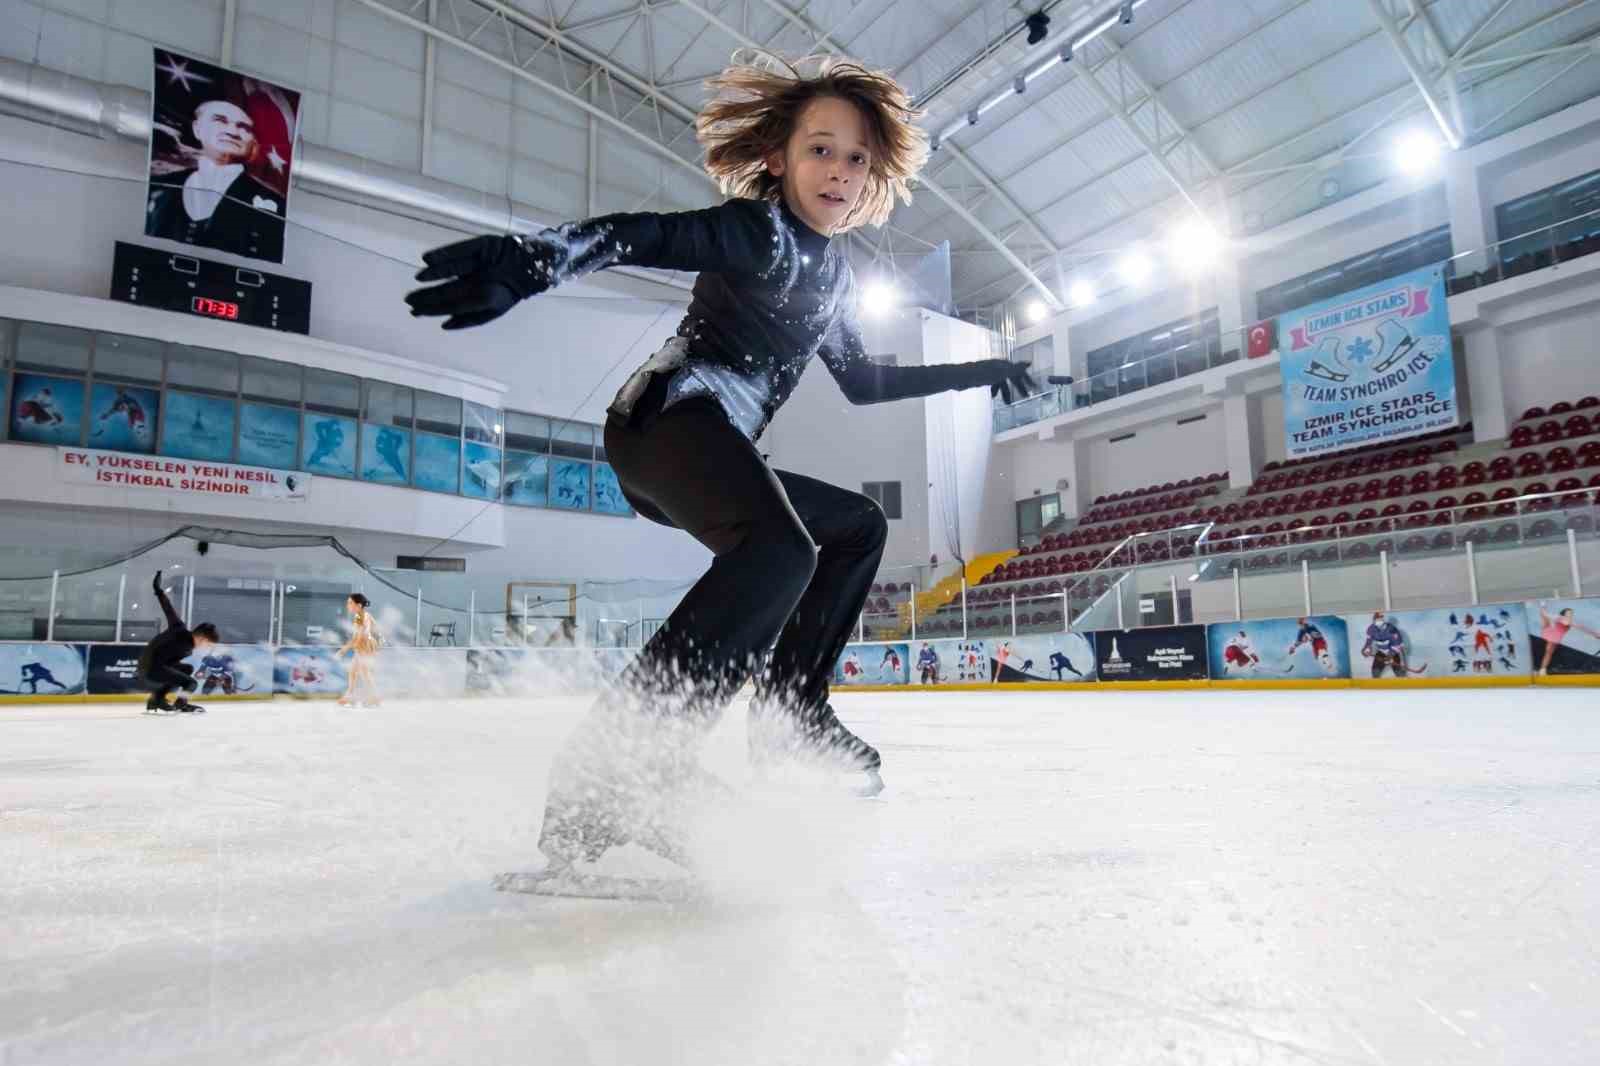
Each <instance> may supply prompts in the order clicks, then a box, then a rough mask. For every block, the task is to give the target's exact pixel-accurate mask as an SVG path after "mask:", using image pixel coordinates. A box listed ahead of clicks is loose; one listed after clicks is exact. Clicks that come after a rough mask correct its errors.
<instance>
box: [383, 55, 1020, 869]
mask: <svg viewBox="0 0 1600 1066" xmlns="http://www.w3.org/2000/svg"><path fill="white" fill-rule="evenodd" d="M709 87H710V89H711V90H712V92H713V96H714V98H713V99H712V101H711V102H710V103H709V104H708V105H707V106H706V108H705V110H704V111H702V112H701V113H700V115H699V117H698V119H697V120H696V133H697V135H698V137H699V140H700V143H701V144H702V145H704V146H705V149H706V161H705V166H706V170H707V171H708V172H709V173H710V174H711V175H712V176H713V177H715V178H716V179H717V181H718V182H719V184H720V186H721V187H722V189H723V191H724V192H726V193H730V194H732V199H729V200H728V201H727V202H725V203H723V204H722V205H721V206H718V207H712V208H708V209H706V210H703V211H686V212H682V213H674V214H622V215H609V216H605V217H602V218H596V219H591V220H588V221H584V222H573V223H568V224H566V225H563V226H561V227H559V228H557V229H548V230H544V231H542V232H540V233H537V234H532V235H527V236H486V237H477V238H473V239H471V240H466V241H461V242H458V243H456V244H452V245H448V246H446V247H443V248H439V249H435V250H434V251H431V252H428V253H427V254H426V255H424V256H423V260H424V262H425V264H426V266H425V268H424V269H423V270H422V271H421V272H420V273H419V274H418V275H417V280H419V281H423V282H439V283H440V284H437V285H432V286H430V287H427V288H423V289H418V290H417V291H415V292H412V293H410V294H409V295H408V296H407V297H406V300H407V302H408V303H409V304H410V305H411V311H412V314H414V315H430V316H445V321H444V328H445V329H447V330H448V329H462V328H465V327H469V326H478V325H482V324H483V323H485V322H489V321H491V320H492V319H495V318H498V317H499V316H500V315H503V314H505V313H506V312H507V311H509V310H510V309H511V308H512V307H513V306H515V305H516V304H517V303H518V302H519V301H521V300H524V299H526V298H528V297H530V296H534V295H536V294H538V293H541V292H544V291H545V290H547V289H550V288H552V287H554V286H557V285H560V284H562V283H564V282H567V281H570V280H572V279H575V278H579V277H582V276H583V275H585V274H588V273H590V272H592V271H595V270H599V269H602V268H604V267H609V266H616V265H622V264H628V265H636V266H649V267H662V268H669V269H675V270H689V271H698V272H699V277H698V279H697V280H696V282H695V285H694V295H693V299H692V300H691V302H690V305H689V309H688V313H687V314H686V315H685V317H684V319H683V321H682V323H681V324H680V325H679V326H678V330H677V334H676V336H674V337H673V338H672V339H670V340H669V341H667V343H666V345H665V346H664V347H662V348H661V350H660V351H658V352H657V353H656V354H655V355H654V356H652V357H651V358H650V359H649V360H648V361H646V362H645V364H644V365H643V366H642V367H641V368H640V369H639V370H638V371H637V372H635V373H634V375H633V376H632V377H631V378H629V379H628V381H627V382H626V384H624V385H623V387H622V389H621V391H619V392H618V393H617V396H616V398H615V399H614V400H613V401H612V403H611V406H610V408H609V410H608V418H607V422H606V430H605V446H606V451H607V455H608V457H609V459H610V462H611V465H612V467H613V468H614V469H615V471H616V474H617V477H618V479H619V481H620V482H621V486H622V491H623V493H624V495H625V496H626V497H627V499H628V502H629V503H630V504H632V505H633V507H634V509H635V510H636V511H638V512H639V513H640V514H642V515H644V516H645V517H646V518H649V519H651V520H652V521H655V522H659V523H661V524H664V525H670V526H676V527H678V528H680V529H683V530H684V531H685V532H687V533H689V534H690V535H691V536H693V537H695V539H697V540H699V541H700V542H701V543H702V544H704V545H705V546H706V547H707V548H709V549H710V550H711V551H712V553H713V554H714V555H715V556H716V558H715V560H714V561H713V562H712V564H711V568H710V569H709V570H708V571H707V572H706V574H705V575H704V576H703V577H702V578H701V579H700V580H699V582H698V583H696V584H695V586H694V587H693V588H692V589H690V591H689V592H688V594H687V595H686V596H685V597H684V598H683V601H682V602H681V603H679V605H678V607H677V608H676V609H675V610H674V611H673V612H672V615H671V617H670V618H668V620H667V622H666V624H665V625H664V626H663V627H662V628H661V629H660V630H659V631H658V632H657V633H656V634H655V636H654V637H652V638H651V640H650V642H649V643H648V644H647V645H646V646H645V648H644V649H643V651H642V653H641V654H640V655H639V657H638V658H637V659H636V660H635V661H634V663H633V664H632V665H631V666H630V667H629V669H628V671H627V672H626V673H625V674H624V676H623V679H622V681H623V684H622V685H621V686H619V692H622V693H628V694H631V696H632V697H633V698H632V700H631V701H630V700H626V699H622V698H620V697H612V698H607V699H602V700H601V701H600V703H599V704H598V705H597V707H596V709H595V711H594V713H592V714H591V716H590V718H589V719H588V720H587V721H586V722H585V723H584V724H583V725H582V726H580V728H579V729H578V731H577V733H576V734H575V735H574V737H573V738H572V739H571V740H570V741H569V742H568V744H567V745H566V747H565V748H564V750H563V751H562V753H561V755H560V756H559V757H558V759H557V763H556V766H555V769H554V772H553V774H552V778H551V786H550V795H549V798H548V800H547V803H546V808H545V824H544V832H543V835H542V837H541V840H540V848H541V850H543V851H544V852H545V854H546V855H547V856H549V857H550V858H551V859H552V862H553V863H555V864H561V863H569V862H570V861H572V860H573V859H576V858H579V857H584V858H594V857H597V856H598V855H599V854H600V853H601V852H603V851H604V850H605V849H606V848H607V847H609V846H612V845H614V844H618V843H621V842H623V841H625V840H627V839H629V834H630V832H632V831H633V826H631V825H629V824H628V822H629V818H636V817H637V811H636V810H634V809H632V808H636V807H637V806H638V804H629V801H630V800H632V799H637V797H638V795H639V792H640V790H638V789H634V790H633V791H632V792H631V793H630V791H629V788H628V784H627V781H626V779H627V778H628V776H629V774H630V773H631V774H633V775H634V776H635V777H637V778H640V779H643V780H645V781H647V782H649V784H648V785H647V786H646V787H645V788H644V789H643V791H645V792H650V791H655V792H658V793H659V792H660V791H662V790H665V789H670V788H671V787H672V786H673V783H674V782H673V780H672V778H673V776H674V775H673V774H668V775H665V776H663V775H662V774H660V773H658V772H656V770H655V769H654V768H652V767H651V766H647V765H644V764H645V763H648V762H650V760H651V758H652V756H648V755H646V754H645V753H646V752H651V753H656V757H657V761H659V757H658V755H659V751H660V749H661V745H660V737H661V735H662V734H665V733H669V732H677V733H682V734H685V740H686V741H687V740H692V738H693V736H695V735H698V734H701V733H703V732H704V731H705V730H706V729H708V728H709V726H710V725H711V724H712V723H713V722H714V721H715V720H716V718H717V717H718V715H719V714H720V712H721V709H722V707H723V705H724V704H725V703H726V702H727V701H728V700H729V699H730V698H731V697H732V696H733V694H734V693H736V692H737V691H738V690H739V687H740V685H741V684H742V683H743V681H744V680H745V678H746V677H747V675H748V674H750V673H751V672H752V671H753V664H754V663H755V662H756V661H757V656H759V655H761V654H762V653H763V652H765V651H766V650H767V649H768V648H772V654H771V658H770V660H769V661H768V664H767V666H766V668H765V670H764V671H763V672H762V674H761V676H760V677H759V678H758V681H757V685H756V696H755V699H754V700H753V702H752V731H751V736H752V738H753V740H756V741H757V742H758V743H760V742H761V741H762V740H763V739H765V738H770V737H772V735H773V734H774V733H775V732H776V731H777V729H776V728H775V727H777V726H781V727H782V729H783V731H784V732H785V733H786V734H787V736H786V738H785V740H786V742H789V741H794V740H795V739H796V738H799V739H800V740H801V741H803V742H804V743H805V745H806V746H807V747H809V748H811V749H814V750H818V751H824V752H827V753H830V754H831V755H833V756H834V757H835V758H837V759H838V760H839V762H840V763H842V764H843V765H844V766H845V767H848V768H849V769H851V770H852V771H855V772H860V773H862V774H863V775H865V777H866V785H865V788H868V789H873V788H881V787H882V782H881V779H879V778H878V767H879V764H880V761H881V760H880V758H879V755H878V752H877V751H876V750H874V749H873V748H872V747H871V746H870V745H869V744H867V743H865V742H864V741H862V740H861V739H860V738H858V737H856V736H855V735H854V734H853V733H851V732H850V731H849V730H848V729H846V728H845V727H844V725H842V724H841V723H840V722H839V720H838V718H837V717H836V716H835V715H834V712H833V709H832V708H831V707H830V706H829V704H828V683H829V674H830V672H831V671H832V668H833V664H834V661H835V660H836V659H837V658H838V656H839V654H840V651H841V650H842V649H843V647H844V645H845V642H846V641H847V640H848V638H849V636H850V631H851V628H852V626H853V624H854V622H855V619H856V616H857V615H859V614H860V613H861V608H862V605H863V604H864V603H865V601H866V598H867V594H868V592H869V591H870V589H871V585H872V578H873V574H874V573H875V572H876V570H877V567H878V561H879V558H880V556H881V555H882V554H883V548H884V541H885V538H886V536H887V530H888V526H887V524H886V522H885V520H884V516H883V512H882V511H881V510H880V509H879V508H878V506H877V504H875V503H873V502H872V501H871V500H870V499H868V498H867V497H866V496H863V495H862V494H860V493H858V492H852V491H849V490H847V489H843V488H839V487H836V486H834V485H829V484H825V483H824V482H821V481H818V480H815V479H813V478H809V477H803V476H801V475H799V474H794V473H790V472H788V471H782V470H774V469H772V468H771V467H769V466H768V465H767V462H766V459H765V458H764V457H763V456H762V454H761V452H760V451H759V450H758V449H757V447H756V444H755V442H756V440H757V438H759V437H760V435H761V432H762V430H764V429H765V428H766V426H767V423H768V422H769V421H770V420H771V419H772V417H773V415H774V414H775V413H776V412H777V410H778V409H779V408H780V407H781V406H782V405H783V403H784V401H785V400H787V399H788V398H789V394H790V393H791V392H792V391H793V389H794V387H795V385H796V383H797V382H798V381H799V380H800V375H801V373H802V372H803V371H804V370H805V368H806V366H807V364H808V363H809V362H810V361H811V358H812V357H813V356H820V357H821V358H822V361H823V363H824V364H825V365H826V366H827V368H828V370H829V372H830V373H831V374H832V375H833V377H834V379H835V380H836V381H837V382H838V383H839V386H840V389H841V391H843V393H844V395H845V397H846V398H847V399H848V400H849V401H850V402H852V403H857V404H868V403H879V402H882V401H886V400H898V399H909V398H913V397H920V396H928V395H931V394H933V393H938V392H943V391H945V390H950V389H968V388H982V387H987V388H991V389H993V390H994V391H996V392H1000V393H1003V395H1005V397H1006V398H1007V399H1008V400H1009V398H1010V392H1011V390H1012V389H1013V388H1015V389H1017V390H1019V391H1020V392H1022V393H1023V394H1026V393H1027V392H1028V390H1029V389H1030V388H1031V385H1032V382H1031V379H1030V378H1029V376H1028V368H1027V367H1026V366H1025V365H1021V364H1015V363H1010V362H1007V361H1006V360H1003V359H989V360H983V361H979V362H975V363H965V364H956V365H944V366H880V365H878V364H875V363H873V362H872V361H871V360H869V359H868V357H867V352H866V349H865V347H864V345H863V342H862V337H861V330H860V328H859V326H858V325H857V322H856V314H855V304H856V283H855V277H854V275H853V273H852V271H851V267H850V262H849V259H848V258H847V257H846V254H845V248H844V242H843V241H835V240H833V239H832V238H834V237H835V236H837V235H839V234H842V233H845V232H846V231H848V230H850V229H853V228H855V227H857V226H860V225H862V224H864V223H872V224H874V225H881V224H882V223H884V222H885V221H886V220H887V219H888V217H889V213H890V211H891V209H892V208H893V206H894V200H895V197H896V196H897V195H898V196H900V197H901V198H902V199H905V200H907V201H909V199H910V192H909V187H910V181H911V179H912V177H913V176H914V175H915V174H916V173H917V171H918V170H919V169H920V168H921V166H922V164H923V163H924V162H925V160H926V158H927V152H928V149H927V141H926V138H925V137H924V135H923V134H922V132H921V131H920V130H918V129H917V128H916V127H915V126H914V125H913V122H914V120H915V119H916V118H917V117H918V116H917V113H916V112H915V111H913V110H912V108H911V106H910V102H909V98H908V97H907V95H906V93H905V91H904V90H903V89H902V88H901V87H900V86H899V85H898V84H896V83H895V82H894V80H893V79H892V78H890V77H889V76H887V75H884V74H880V73H875V72H873V71H869V70H867V69H865V68H863V67H861V66H859V65H856V64H854V63H850V62H843V61H826V60H825V61H822V63H821V65H820V66H819V67H818V68H817V69H816V71H815V72H814V73H802V72H800V71H799V70H797V69H796V68H795V67H792V66H789V65H787V64H783V65H782V68H780V67H779V65H778V64H770V63H769V64H764V65H760V66H758V65H754V64H740V63H738V62H736V63H735V65H733V66H731V67H729V68H728V69H727V70H725V71H723V72H722V73H721V74H720V75H718V76H717V77H715V78H713V79H712V80H711V82H710V83H709ZM629 702H631V703H632V704H634V707H633V709H632V710H629V711H622V710H618V709H617V708H618V707H619V706H620V705H622V704H625V703H629ZM645 723H649V727H650V729H651V730H652V731H653V732H652V736H651V738H650V742H649V743H645V742H635V739H634V738H636V737H638V736H640V735H641V730H644V729H645ZM668 726H670V727H671V728H666V727H668ZM668 761H671V760H668ZM675 765H678V766H680V767H681V766H682V765H684V764H683V763H681V762H680V763H677V764H675ZM684 773H690V771H687V770H686V771H684ZM691 776H692V774H691ZM601 796H611V797H612V798H613V799H614V800H615V801H616V803H621V804H625V805H629V806H630V813H629V816H628V818H619V817H613V816H612V812H613V810H614V808H615V806H616V804H615V803H614V804H613V805H612V807H611V808H608V807H607V805H606V804H604V803H600V802H598V801H597V799H596V797H601ZM633 839H635V840H639V841H640V842H641V843H642V842H643V838H642V837H641V836H639V835H637V834H635V835H634V836H633Z"/></svg>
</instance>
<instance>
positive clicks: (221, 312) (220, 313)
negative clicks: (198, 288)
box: [189, 296, 239, 321]
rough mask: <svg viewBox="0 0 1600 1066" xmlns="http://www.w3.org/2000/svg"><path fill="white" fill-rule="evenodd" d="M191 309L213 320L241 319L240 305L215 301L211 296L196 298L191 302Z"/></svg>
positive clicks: (225, 301)
mask: <svg viewBox="0 0 1600 1066" xmlns="http://www.w3.org/2000/svg"><path fill="white" fill-rule="evenodd" d="M189 309H190V310H191V311H193V312H194V313H195V314H197V315H208V316H210V317H211V318H226V319H229V320H232V321H238V319H239V305H238V304H236V303H231V302H229V301H227V300H213V299H211V297H209V296H196V297H194V298H192V299H191V300H190V301H189Z"/></svg>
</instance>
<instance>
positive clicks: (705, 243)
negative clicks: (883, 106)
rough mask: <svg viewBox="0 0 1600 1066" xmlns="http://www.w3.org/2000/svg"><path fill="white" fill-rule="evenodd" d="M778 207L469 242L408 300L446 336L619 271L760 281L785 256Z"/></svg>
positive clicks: (723, 209)
mask: <svg viewBox="0 0 1600 1066" xmlns="http://www.w3.org/2000/svg"><path fill="white" fill-rule="evenodd" d="M782 228H783V227H782V225H781V223H780V221H779V217H778V208H777V205H775V204H771V203H768V202H766V201H761V200H744V199H734V200H729V201H727V202H726V203H724V204H721V205H720V206H717V207H709V208H706V209H705V210H702V211H678V212H668V213H663V214H653V213H640V214H617V215H603V216H601V217H599V218H592V219H587V220H585V221H582V222H568V223H566V224H565V225H562V226H557V227H555V228H554V229H545V230H540V231H539V232H538V233H533V234H528V235H525V236H524V235H518V234H490V235H488V236H483V237H470V238H468V239H467V240H464V241H457V242H456V243H454V244H447V245H445V246H443V247H441V248H435V249H433V250H432V251H430V252H425V253H423V256H422V261H423V263H424V264H425V265H424V266H423V268H422V270H420V271H419V272H418V273H417V280H418V281H426V282H440V283H441V284H437V285H430V286H428V287H426V288H421V289H416V290H414V291H412V292H410V293H408V294H407V295H406V303H408V304H410V305H411V313H412V315H414V316H418V317H440V316H447V317H445V321H444V328H445V329H466V328H467V327H469V326H478V325H482V324H483V323H485V322H489V321H491V320H493V319H496V318H499V317H500V316H501V315H503V314H505V313H506V312H507V311H509V310H511V308H512V307H514V306H515V305H516V304H517V303H518V302H519V301H522V300H526V299H527V298H528V297H530V296H536V295H538V294H539V293H541V292H544V291H546V290H548V289H553V288H555V287H556V286H557V285H560V284H561V283H562V282H565V281H571V280H572V279H573V278H581V277H583V276H584V275H585V274H591V273H593V272H594V271H596V270H602V269H604V268H606V267H610V266H645V267H661V268H663V269H667V270H695V271H699V270H716V271H721V272H724V273H759V272H763V271H766V270H768V269H770V268H771V267H772V265H773V263H774V262H775V260H776V259H777V257H778V256H779V255H780V254H781V253H782V248H783V242H782V241H781V240H780V238H779V236H778V231H779V230H780V229H782Z"/></svg>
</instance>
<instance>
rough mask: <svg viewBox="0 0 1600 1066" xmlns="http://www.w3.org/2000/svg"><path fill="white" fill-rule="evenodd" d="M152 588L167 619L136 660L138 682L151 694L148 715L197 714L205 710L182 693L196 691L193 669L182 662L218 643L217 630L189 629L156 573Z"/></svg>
mask: <svg viewBox="0 0 1600 1066" xmlns="http://www.w3.org/2000/svg"><path fill="white" fill-rule="evenodd" d="M150 584H151V586H152V587H153V588H154V589H155V593H156V600H157V602H159V603H160V604H161V613H162V614H164V615H166V616H167V628H165V629H163V630H162V631H161V632H159V633H157V634H156V635H155V636H154V637H151V638H150V643H148V644H146V645H145V646H144V651H143V652H142V653H141V654H140V656H139V680H141V681H143V682H144V684H145V687H146V688H148V689H149V690H150V699H149V700H148V701H146V703H145V705H144V709H145V710H147V711H166V710H173V711H199V710H203V709H204V708H202V707H200V706H198V705H197V704H193V703H190V702H189V698H188V696H187V695H185V693H189V692H193V691H194V690H195V685H196V682H195V679H194V667H192V666H190V665H189V664H188V663H186V662H184V661H183V660H185V659H187V658H188V657H189V656H190V655H191V654H192V653H194V652H195V651H205V650H206V649H207V648H210V647H211V646H213V645H214V644H216V643H217V627H216V626H214V625H212V624H211V623H210V622H201V623H200V624H199V625H197V626H195V627H194V628H193V629H190V628H189V627H188V626H186V625H184V624H183V619H182V618H179V617H178V612H177V611H175V610H173V608H172V601H171V600H169V599H167V593H166V591H165V590H164V589H162V587H161V571H159V570H157V571H156V577H155V580H154V581H152V582H151V583H150Z"/></svg>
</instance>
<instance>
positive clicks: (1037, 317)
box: [1025, 300, 1050, 322]
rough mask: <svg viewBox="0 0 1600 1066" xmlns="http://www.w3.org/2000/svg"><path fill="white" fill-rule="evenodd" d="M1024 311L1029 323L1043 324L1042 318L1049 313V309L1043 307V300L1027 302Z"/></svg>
mask: <svg viewBox="0 0 1600 1066" xmlns="http://www.w3.org/2000/svg"><path fill="white" fill-rule="evenodd" d="M1025 310H1026V312H1027V315H1028V321H1029V322H1043V321H1044V316H1045V315H1048V314H1049V313H1050V308H1048V307H1046V306H1045V302H1044V301H1043V300H1029V301H1028V306H1027V308H1026V309H1025Z"/></svg>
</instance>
